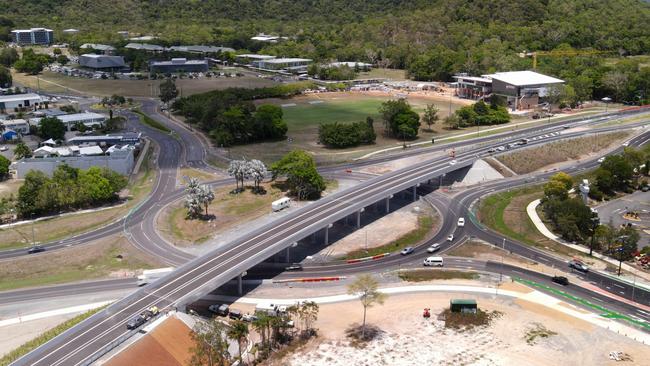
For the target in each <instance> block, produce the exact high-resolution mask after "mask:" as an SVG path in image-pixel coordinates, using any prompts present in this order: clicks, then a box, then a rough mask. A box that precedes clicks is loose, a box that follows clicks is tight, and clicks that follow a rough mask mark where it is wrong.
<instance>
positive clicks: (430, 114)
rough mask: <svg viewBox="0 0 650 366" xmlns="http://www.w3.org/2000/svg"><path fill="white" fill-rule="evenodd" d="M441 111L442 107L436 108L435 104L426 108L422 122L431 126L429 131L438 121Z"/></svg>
mask: <svg viewBox="0 0 650 366" xmlns="http://www.w3.org/2000/svg"><path fill="white" fill-rule="evenodd" d="M439 111H440V109H438V108H436V106H435V105H433V104H429V105H427V107H426V109H425V110H424V114H423V115H422V122H424V123H426V124H427V126H429V131H431V126H433V124H434V123H436V121H438V119H439V117H438V112H439Z"/></svg>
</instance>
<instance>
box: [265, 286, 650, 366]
mask: <svg viewBox="0 0 650 366" xmlns="http://www.w3.org/2000/svg"><path fill="white" fill-rule="evenodd" d="M450 297H462V296H459V295H458V294H456V295H451V296H445V295H444V294H411V295H400V296H393V297H390V298H389V299H388V300H387V301H386V303H385V304H384V305H383V306H377V307H374V308H372V309H370V310H369V312H368V321H369V322H370V323H372V324H375V325H378V326H379V327H380V328H381V329H382V330H383V331H384V333H383V334H382V335H381V336H380V337H379V338H378V339H376V340H374V341H372V342H370V343H369V344H368V345H367V346H366V347H365V348H355V347H353V346H351V345H350V343H349V342H348V341H347V340H346V339H345V335H344V333H343V332H344V329H345V328H346V327H348V326H349V325H350V324H352V323H354V322H357V321H360V320H361V317H362V308H361V305H360V304H359V303H358V302H347V303H340V304H331V305H323V306H321V311H320V316H319V320H318V323H317V327H318V328H319V329H320V337H319V338H318V339H317V340H315V341H312V342H311V343H309V344H308V345H307V346H305V348H304V349H302V350H300V351H299V352H297V353H295V354H293V355H291V356H289V357H287V358H286V359H284V360H281V361H280V363H274V364H277V365H295V366H298V365H300V366H309V365H314V366H317V365H326V366H337V365H344V366H348V365H368V366H371V365H373V366H374V365H391V366H393V365H394V366H401V365H404V366H406V365H540V366H541V365H610V364H619V363H617V362H613V361H610V360H609V357H608V354H609V352H610V351H622V352H625V353H626V354H628V355H630V357H631V358H632V360H633V361H632V362H622V363H620V364H628V365H650V360H648V357H647V355H648V353H649V352H650V347H648V346H644V345H642V344H641V343H637V342H635V341H632V340H630V339H628V338H626V337H623V336H620V335H618V334H615V333H612V332H610V331H607V330H604V329H602V328H599V327H595V326H592V325H591V324H589V323H586V322H584V321H581V320H577V319H574V318H571V317H568V316H566V315H564V314H562V313H559V312H557V311H555V310H552V309H550V308H546V307H542V306H539V305H535V304H532V303H529V302H526V301H511V300H501V299H499V300H493V299H491V298H487V297H476V296H470V295H467V296H465V297H470V298H477V300H478V303H479V307H481V308H482V309H484V310H487V311H492V310H497V311H500V312H502V313H503V315H502V316H501V317H500V318H498V319H497V320H495V321H494V322H493V323H492V324H491V325H490V326H487V327H482V328H478V329H474V330H468V331H454V330H448V329H445V328H444V324H443V323H442V322H441V321H439V320H436V319H433V318H432V319H431V320H425V319H423V318H422V317H421V312H422V309H423V308H425V307H430V308H431V309H432V313H433V314H437V313H439V312H441V311H442V310H443V309H444V308H445V307H448V306H449V298H450ZM567 306H568V305H567ZM538 324H541V325H543V326H544V327H545V328H546V329H548V330H550V331H552V332H555V333H556V335H552V336H550V337H548V338H537V339H536V340H535V341H534V342H533V344H528V343H527V341H526V338H527V334H528V333H529V331H530V330H531V329H534V328H535V327H536V326H537V325H538Z"/></svg>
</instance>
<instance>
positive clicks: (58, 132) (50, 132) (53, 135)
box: [38, 117, 66, 141]
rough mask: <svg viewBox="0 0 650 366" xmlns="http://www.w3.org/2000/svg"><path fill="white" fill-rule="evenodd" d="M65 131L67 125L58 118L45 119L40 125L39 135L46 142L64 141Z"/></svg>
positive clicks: (42, 119)
mask: <svg viewBox="0 0 650 366" xmlns="http://www.w3.org/2000/svg"><path fill="white" fill-rule="evenodd" d="M65 131H66V128H65V125H64V124H63V122H61V120H60V119H58V118H56V117H43V118H41V121H40V123H39V125H38V135H39V136H40V137H41V138H42V139H44V140H47V139H53V140H55V141H57V140H63V139H64V138H65Z"/></svg>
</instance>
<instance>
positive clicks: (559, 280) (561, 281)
mask: <svg viewBox="0 0 650 366" xmlns="http://www.w3.org/2000/svg"><path fill="white" fill-rule="evenodd" d="M552 281H553V282H555V283H557V284H560V285H562V286H568V285H569V279H568V278H566V277H564V276H553V279H552Z"/></svg>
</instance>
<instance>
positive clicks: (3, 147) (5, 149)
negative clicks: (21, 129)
mask: <svg viewBox="0 0 650 366" xmlns="http://www.w3.org/2000/svg"><path fill="white" fill-rule="evenodd" d="M7 150H9V148H8V147H7V146H5V145H2V146H0V151H7Z"/></svg>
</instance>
